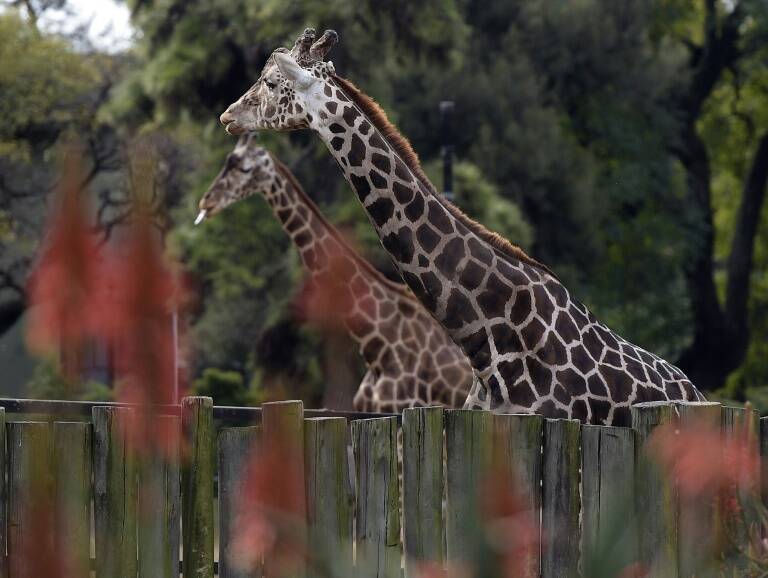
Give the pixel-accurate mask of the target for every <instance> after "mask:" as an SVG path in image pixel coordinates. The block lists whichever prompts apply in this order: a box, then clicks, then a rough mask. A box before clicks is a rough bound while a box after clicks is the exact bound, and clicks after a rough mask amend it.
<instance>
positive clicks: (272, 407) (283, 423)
mask: <svg viewBox="0 0 768 578" xmlns="http://www.w3.org/2000/svg"><path fill="white" fill-rule="evenodd" d="M261 424H262V427H263V430H262V431H263V444H264V451H265V452H273V451H275V449H276V448H277V449H278V450H279V451H281V452H282V453H283V454H284V455H285V460H286V461H288V462H290V464H289V465H288V467H287V468H285V470H284V471H286V472H290V475H291V476H292V477H294V479H292V480H286V483H289V484H295V486H294V487H299V488H302V489H303V488H304V487H305V482H304V404H303V403H302V402H301V401H291V400H289V401H275V402H269V403H264V404H262V406H261ZM295 498H296V499H298V500H299V502H300V503H299V504H298V505H297V506H296V507H297V510H298V511H299V512H301V518H302V520H301V522H304V521H305V520H306V511H307V507H306V501H305V499H306V498H305V495H304V492H303V491H302V492H300V495H299V496H295ZM293 532H294V539H295V540H296V541H298V542H301V543H306V533H305V529H304V528H302V527H296V528H294V529H293ZM277 550H278V551H279V550H280V548H279V547H278V548H277ZM276 562H277V561H276V560H273V559H272V558H270V557H269V556H267V557H265V559H264V575H265V576H267V578H275V577H276V576H278V575H284V571H282V570H281V569H280V568H279V567H277V566H276ZM294 562H295V564H294V565H293V566H292V573H293V574H294V575H297V576H298V575H300V576H303V575H304V573H305V570H304V565H303V563H302V562H301V561H300V560H298V559H297V560H294Z"/></svg>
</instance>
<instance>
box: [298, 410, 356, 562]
mask: <svg viewBox="0 0 768 578" xmlns="http://www.w3.org/2000/svg"><path fill="white" fill-rule="evenodd" d="M348 472H349V469H348V464H347V420H346V419H344V418H342V417H327V418H313V419H306V420H304V473H305V476H306V495H307V529H308V535H307V546H308V552H309V561H310V572H309V575H310V576H318V577H322V576H327V575H334V576H346V575H348V574H349V572H350V570H351V569H352V508H351V504H350V503H349V495H348V491H349V480H348V479H347V476H348Z"/></svg>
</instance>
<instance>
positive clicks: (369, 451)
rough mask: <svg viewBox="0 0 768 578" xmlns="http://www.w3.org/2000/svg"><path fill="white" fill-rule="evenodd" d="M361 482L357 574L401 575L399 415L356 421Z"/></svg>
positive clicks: (354, 433)
mask: <svg viewBox="0 0 768 578" xmlns="http://www.w3.org/2000/svg"><path fill="white" fill-rule="evenodd" d="M352 445H353V448H354V454H355V468H356V470H357V472H356V481H357V484H356V486H357V508H356V520H357V530H356V544H357V547H356V561H355V562H356V566H357V568H356V575H358V576H365V577H366V578H379V577H381V578H398V577H399V576H400V557H401V552H400V515H399V512H398V510H399V503H400V499H399V491H398V479H397V418H394V417H385V418H376V419H364V420H358V421H354V422H352Z"/></svg>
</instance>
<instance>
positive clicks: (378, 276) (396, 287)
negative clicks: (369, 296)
mask: <svg viewBox="0 0 768 578" xmlns="http://www.w3.org/2000/svg"><path fill="white" fill-rule="evenodd" d="M268 154H269V156H270V157H271V158H272V162H274V163H275V168H276V169H277V170H278V171H279V172H280V174H281V175H282V176H283V177H285V179H286V180H288V182H289V183H290V184H291V186H292V187H294V188H295V189H296V190H297V191H298V192H299V194H300V195H301V196H302V197H304V202H305V203H306V205H307V207H308V208H309V210H310V211H312V213H313V214H314V215H315V217H317V219H318V220H319V221H320V222H321V223H323V225H324V226H325V227H326V229H327V230H328V233H329V234H330V235H331V236H332V237H333V238H334V239H335V240H336V242H338V243H339V244H340V245H341V246H342V247H343V248H344V249H346V250H347V251H348V252H349V256H350V257H351V258H352V259H354V260H355V263H357V265H359V266H360V268H361V269H363V270H364V271H365V272H366V273H367V274H368V275H370V276H371V277H372V278H374V279H375V280H376V281H377V282H379V283H381V284H382V285H384V286H385V287H386V288H387V289H390V290H392V291H394V292H396V293H398V294H399V295H400V296H401V297H404V298H406V299H410V300H412V301H414V302H415V301H416V297H415V296H414V295H413V293H411V290H410V289H409V288H408V287H407V286H406V285H404V284H403V283H397V282H396V281H392V280H391V279H388V278H387V277H385V276H384V274H383V273H382V272H381V271H379V270H378V269H376V267H374V266H373V265H371V264H370V263H369V262H368V261H367V260H365V259H363V258H362V257H361V256H360V255H359V254H358V253H357V251H355V250H354V249H353V248H352V247H350V245H349V243H348V242H347V240H346V239H344V238H343V237H342V236H341V235H340V234H339V232H338V230H337V229H336V227H334V226H333V225H332V224H331V223H329V222H328V219H326V218H325V215H323V214H322V213H321V212H320V209H319V208H318V206H317V204H316V203H315V201H313V200H312V197H310V196H309V195H308V194H307V193H306V192H305V191H304V188H303V187H302V186H301V184H299V181H298V179H296V177H295V175H294V174H293V173H292V172H291V170H290V169H289V168H288V167H287V166H285V164H284V163H283V162H282V161H281V160H280V159H278V158H277V157H276V156H275V155H273V154H272V153H269V152H268Z"/></svg>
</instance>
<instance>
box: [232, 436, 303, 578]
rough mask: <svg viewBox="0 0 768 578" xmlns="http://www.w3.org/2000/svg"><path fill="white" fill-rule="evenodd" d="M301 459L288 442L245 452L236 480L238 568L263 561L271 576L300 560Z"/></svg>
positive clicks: (288, 571) (273, 442)
mask: <svg viewBox="0 0 768 578" xmlns="http://www.w3.org/2000/svg"><path fill="white" fill-rule="evenodd" d="M302 459H303V458H302V456H300V455H299V454H298V452H297V450H296V445H295V444H293V443H290V440H288V439H277V440H271V441H270V442H269V443H263V444H260V445H259V447H257V448H255V449H254V451H253V452H252V453H251V456H250V458H249V460H248V465H247V466H246V469H245V472H244V474H243V477H242V479H241V481H240V492H241V495H242V497H243V499H242V502H241V509H240V512H239V514H238V517H237V520H236V528H237V531H236V532H235V536H236V541H235V543H234V544H233V551H234V554H235V558H236V559H237V560H238V563H239V565H240V567H241V568H242V569H244V570H252V569H254V568H256V567H257V566H258V565H259V563H260V561H261V559H262V558H268V559H269V563H270V568H271V569H272V571H274V572H275V573H276V574H277V575H283V574H291V573H292V572H293V571H294V570H295V569H296V568H297V566H298V565H300V564H301V563H303V561H304V560H305V559H306V545H305V543H304V539H303V533H302V531H303V528H304V525H305V516H306V512H305V510H304V485H303V483H302V479H301V474H300V471H299V469H298V464H300V463H301V460H302Z"/></svg>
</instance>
